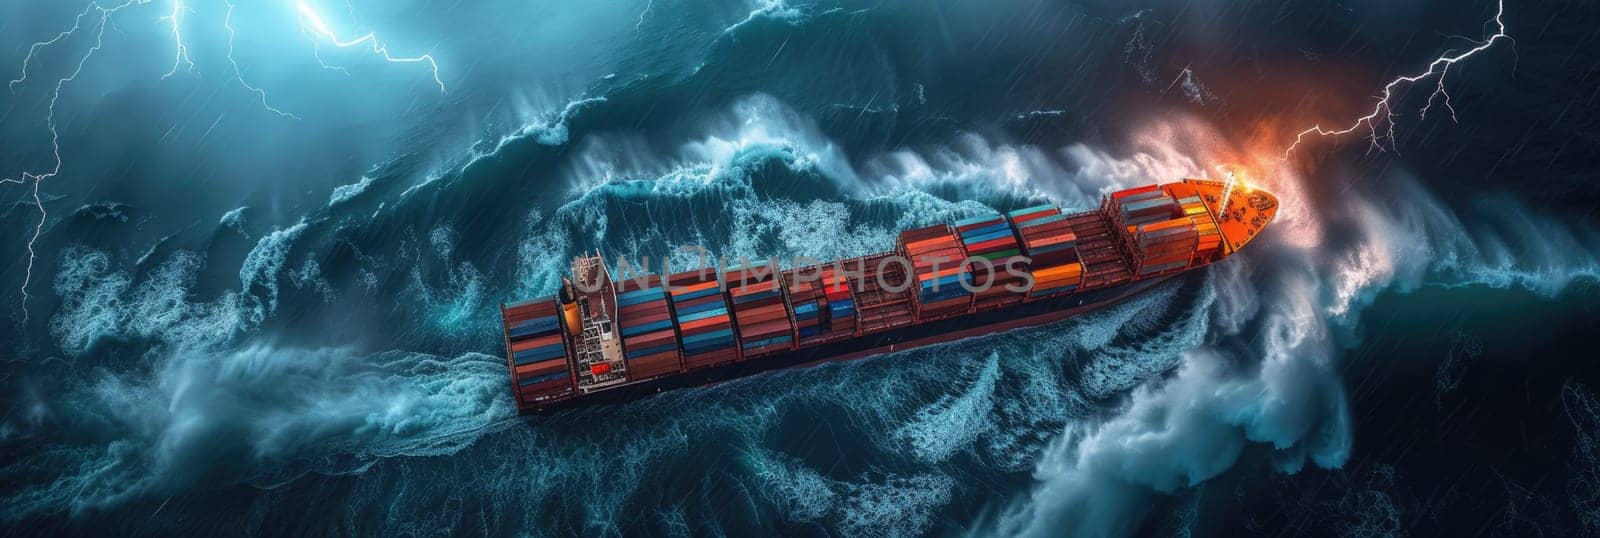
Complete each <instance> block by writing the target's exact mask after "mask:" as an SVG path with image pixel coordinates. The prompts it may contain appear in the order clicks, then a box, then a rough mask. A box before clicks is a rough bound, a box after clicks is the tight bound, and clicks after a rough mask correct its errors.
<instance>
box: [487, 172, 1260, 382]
mask: <svg viewBox="0 0 1600 538" xmlns="http://www.w3.org/2000/svg"><path fill="white" fill-rule="evenodd" d="M1277 208H1278V202H1277V199H1276V198H1274V197H1273V196H1272V195H1270V194H1268V193H1266V192H1261V191H1258V190H1254V189H1251V188H1249V187H1246V186H1243V185H1236V184H1235V183H1234V182H1232V181H1228V182H1221V181H1212V180H1204V179H1185V180H1183V181H1180V182H1175V183H1167V184H1161V185H1148V186H1144V187H1139V188H1134V189H1127V190H1122V191H1117V192H1113V193H1110V194H1108V195H1106V196H1104V197H1102V199H1101V202H1100V206H1099V207H1098V208H1094V209H1088V210H1084V211H1078V212H1069V211H1064V210H1062V209H1061V208H1059V207H1056V206H1053V205H1042V206H1037V207H1029V208H1025V209H1019V210H1016V211H1011V212H1009V213H1005V214H999V213H996V214H989V215H981V216H976V217H972V218H968V219H964V220H960V221H957V222H954V223H951V224H940V225H936V226H929V227H925V228H917V229H913V230H906V231H904V232H901V233H900V236H899V239H898V241H897V242H896V246H895V249H894V250H892V251H889V252H881V253H877V254H872V255H868V256H861V257H856V258H848V259H841V260H834V261H830V262H823V263H817V264H813V265H807V266H803V267H793V268H790V269H787V270H784V269H781V268H780V267H778V266H776V265H777V264H775V263H773V262H771V261H767V262H762V263H756V264H752V265H746V266H739V267H729V268H704V269H695V270H689V271H684V272H678V273H670V274H667V275H664V276H663V275H654V274H634V275H619V278H616V279H613V278H612V275H611V272H610V271H609V270H608V269H607V267H606V264H605V261H604V260H603V259H602V258H601V256H600V253H599V252H595V253H594V254H592V255H590V254H585V255H583V256H579V257H577V258H575V259H574V260H573V262H572V276H571V277H569V278H566V279H564V281H563V285H562V287H561V289H560V291H559V293H558V294H557V295H554V296H549V297H540V298H537V299H532V300H527V301H522V302H518V303H512V304H503V305H501V306H500V315H501V319H502V321H503V323H504V328H505V346H506V366H507V367H508V368H509V369H510V373H511V388H512V391H513V393H514V394H515V396H516V401H517V408H518V410H520V411H521V412H523V413H538V412H546V411H550V410H554V409H560V408H566V407H571V406H576V405H587V404H595V403H607V402H622V401H628V400H632V399H636V398H639V397H641V396H644V395H648V394H652V393H656V392H660V391H662V390H668V389H673V388H681V387H689V386H696V385H703V384H708V383H715V382H719V381H723V380H728V379H734V378H739V377H743V376H748V375H751V374H754V373H757V372H760V371H764V370H770V369H775V368H785V367H793V366H799V365H806V364H812V363H817V362H821V361H828V360H844V359H852V358H858V357H864V356H868V355H873V354H879V353H887V352H894V351H901V350H906V349H910V348H914V347H918V346H925V345H929V344H935V343H940V342H949V341H954V340H959V339H964V338H970V337H975V336H980V335H984V334H990V333H995V332H999V331H1005V330H1009V329H1014V328H1019V327H1028V326H1035V325H1040V324H1044V323H1049V322H1052V321H1056V320H1060V319H1064V318H1068V317H1071V316H1075V315H1078V314H1082V313H1084V312H1088V311H1091V310H1094V309H1097V308H1101V307H1104V306H1106V305H1109V304H1112V303H1114V302H1117V301H1119V300H1121V299H1124V298H1126V297H1129V296H1131V295H1134V294H1137V293H1139V292H1141V291H1143V290H1146V289H1149V288H1150V287H1152V286H1154V285H1156V284H1158V283H1160V282H1162V281H1165V280H1166V279H1168V278H1171V277H1173V276H1175V275H1178V274H1181V273H1183V272H1185V271H1189V270H1192V269H1195V268H1199V267H1204V266H1206V265H1209V264H1212V263H1216V262H1217V261H1219V260H1221V259H1223V258H1225V257H1227V256H1229V255H1231V254H1233V253H1234V252H1236V251H1238V249H1239V248H1241V247H1243V246H1244V245H1245V243H1248V242H1249V241H1250V240H1251V239H1253V238H1254V237H1255V236H1256V235H1257V234H1258V233H1260V232H1261V230H1262V229H1263V228H1264V227H1265V226H1266V225H1267V223H1268V222H1269V221H1271V220H1272V217H1273V216H1274V215H1275V214H1276V212H1277ZM641 273H642V272H641Z"/></svg>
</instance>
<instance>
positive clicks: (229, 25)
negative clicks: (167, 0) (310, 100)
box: [222, 0, 300, 119]
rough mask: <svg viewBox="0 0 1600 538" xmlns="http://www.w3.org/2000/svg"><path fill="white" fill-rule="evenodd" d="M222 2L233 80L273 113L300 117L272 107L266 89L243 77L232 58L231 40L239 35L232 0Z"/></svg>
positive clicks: (236, 61) (287, 116) (223, 23)
mask: <svg viewBox="0 0 1600 538" xmlns="http://www.w3.org/2000/svg"><path fill="white" fill-rule="evenodd" d="M222 3H223V4H226V5H227V6H228V13H227V14H226V15H223V17H222V27H223V28H226V29H227V30H228V64H229V65H232V66H233V78H234V80H237V81H239V85H240V86H244V89H246V90H249V91H250V93H253V94H256V96H257V97H259V98H260V99H261V106H262V107H263V108H266V109H267V110H269V111H271V112H272V113H273V114H277V115H279V116H283V117H285V118H293V119H300V116H296V115H294V114H290V113H288V112H284V111H282V110H278V109H277V108H273V106H272V104H271V103H268V102H267V91H266V90H263V89H261V88H257V87H255V86H251V85H250V83H249V82H248V81H246V80H245V79H244V72H243V71H242V70H240V69H239V61H238V60H235V59H234V58H233V41H234V39H235V38H237V37H238V35H239V33H238V32H237V31H235V30H234V29H233V8H234V5H233V0H223V1H222Z"/></svg>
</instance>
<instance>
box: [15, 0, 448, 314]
mask: <svg viewBox="0 0 1600 538" xmlns="http://www.w3.org/2000/svg"><path fill="white" fill-rule="evenodd" d="M152 2H153V0H123V1H122V3H119V4H116V5H114V6H110V7H107V6H105V5H102V4H101V3H100V2H99V1H98V0H95V1H91V2H89V4H88V5H87V6H85V7H84V8H83V11H82V12H79V13H78V15H77V16H76V17H74V18H73V22H72V27H71V28H68V29H66V30H63V31H61V32H59V33H57V34H56V35H55V36H53V37H51V38H50V39H47V40H44V41H39V42H35V43H33V44H32V45H30V46H29V47H28V53H27V55H26V56H25V57H24V58H23V60H22V68H21V72H20V73H19V74H18V76H17V78H15V79H12V80H11V81H10V82H9V83H8V84H7V85H6V87H7V89H9V90H10V91H12V92H16V91H17V89H18V88H19V87H23V86H26V85H27V84H28V82H29V69H30V68H31V67H32V66H33V64H34V60H35V57H36V56H37V55H38V53H39V52H40V51H42V50H44V49H46V48H49V47H52V46H55V45H57V44H60V43H62V42H64V41H66V40H69V39H71V38H73V36H76V35H78V33H79V32H93V34H94V41H93V45H92V46H90V47H89V48H88V49H87V50H86V51H84V52H83V54H82V55H81V56H78V57H77V59H76V61H75V63H74V64H73V69H72V72H71V73H70V74H67V75H66V76H63V77H61V78H59V79H57V80H56V83H55V85H54V87H53V88H52V90H51V93H50V101H49V105H48V106H47V107H46V109H45V127H46V129H47V130H48V132H49V134H50V154H51V157H52V159H53V161H52V163H51V165H50V166H49V169H48V170H44V169H40V170H24V171H22V172H21V173H20V175H19V176H17V177H11V178H4V179H0V184H12V183H15V184H19V185H29V184H31V192H30V195H31V196H32V198H33V205H34V207H35V208H36V209H37V210H38V213H39V221H38V222H37V223H35V224H34V226H33V233H32V234H31V235H30V236H29V237H28V248H27V250H28V261H27V268H26V269H25V273H24V275H23V278H22V287H21V293H22V321H23V323H24V324H26V323H27V321H28V300H29V299H30V295H29V293H28V287H29V286H30V285H31V284H32V283H33V266H34V262H35V261H36V260H37V257H38V256H37V250H36V248H35V247H36V246H37V244H38V241H39V236H40V235H42V234H43V233H44V225H45V224H46V223H47V222H48V221H49V218H50V215H49V212H48V211H47V210H46V209H45V207H44V201H43V198H42V197H41V196H40V194H39V190H40V186H41V184H43V183H44V182H45V180H48V179H51V178H54V177H56V176H57V175H60V173H61V168H62V166H63V164H64V163H63V160H62V158H61V133H60V131H59V129H58V128H57V125H56V104H57V103H58V102H60V100H61V90H62V89H63V88H65V87H66V86H67V84H68V83H70V82H72V81H74V80H77V78H78V75H79V74H81V73H83V69H84V66H85V65H87V64H88V63H89V59H90V58H93V57H94V55H95V53H97V52H99V51H100V49H101V48H102V47H103V46H104V44H105V31H106V27H107V26H110V25H113V24H114V22H113V21H112V16H113V15H115V14H117V13H118V12H121V11H122V10H124V9H127V8H130V7H134V6H143V5H146V4H151V3H152ZM222 3H223V5H225V6H227V14H226V15H225V16H224V17H223V20H222V26H223V28H225V29H226V30H227V32H228V38H227V39H228V41H227V54H226V57H227V60H228V64H229V65H230V66H232V68H233V73H232V74H233V78H234V79H235V80H237V81H238V83H239V85H240V86H243V87H244V89H245V90H248V91H249V92H250V93H253V94H255V95H256V97H257V98H258V99H259V100H260V101H261V106H262V107H263V108H265V109H267V110H268V111H270V112H272V113H274V114H277V115H279V116H282V117H286V118H294V119H299V116H296V115H294V114H291V113H288V112H284V111H283V110H279V109H278V108H276V107H274V106H272V104H271V102H270V101H269V99H268V97H267V92H266V90H265V89H262V88H261V87H258V86H255V85H253V84H251V83H250V82H249V81H248V80H246V79H245V77H244V70H243V69H241V68H240V66H239V62H238V60H237V59H235V58H234V41H235V39H236V38H237V36H238V32H237V31H236V30H235V29H234V27H233V12H234V7H235V5H234V3H233V0H222ZM168 5H169V6H170V8H171V10H170V11H168V12H167V13H166V14H165V15H163V16H161V17H158V18H157V20H159V21H160V22H162V23H164V24H169V25H171V28H172V32H171V36H172V41H173V56H172V67H171V68H170V69H168V70H167V72H166V73H165V74H163V75H161V79H162V80H166V79H167V78H170V77H172V76H173V75H176V74H177V73H178V69H179V68H185V69H187V70H188V71H189V72H193V71H194V68H195V62H194V59H193V58H191V57H190V55H189V45H188V42H187V41H186V40H185V38H184V34H183V26H184V25H183V18H184V14H186V13H190V12H192V10H191V9H189V7H188V5H187V4H186V3H185V1H184V0H171V2H170V4H168ZM346 7H350V6H349V5H348V2H347V3H346ZM297 8H298V11H299V13H300V16H301V25H302V31H309V32H313V33H315V34H316V35H318V36H321V37H325V38H327V39H328V40H329V41H331V42H332V43H333V44H334V45H336V46H338V47H341V48H348V47H354V46H357V45H361V44H363V43H365V44H367V45H369V46H370V47H371V48H372V52H373V53H374V54H378V55H380V56H382V57H383V58H384V59H385V60H387V61H389V62H392V63H426V64H428V66H429V67H431V68H432V71H433V81H434V83H436V84H438V85H439V92H440V93H443V92H444V91H445V87H444V82H443V81H442V80H440V79H439V64H438V62H435V61H434V59H433V56H432V55H429V54H424V55H422V56H416V57H397V56H394V55H392V54H390V53H389V49H388V47H387V46H386V45H384V44H383V43H382V42H381V41H379V40H378V38H377V36H376V35H375V34H373V33H370V32H369V33H367V34H365V35H362V36H360V37H356V38H354V39H348V40H346V39H340V38H339V36H338V35H337V34H335V33H334V32H333V31H332V29H330V28H329V26H328V24H327V22H326V21H324V20H323V18H322V17H321V16H320V15H319V14H317V12H316V11H315V10H313V9H311V7H310V6H308V5H306V4H305V3H304V2H299V3H298V5H297ZM351 10H352V12H353V8H351ZM313 55H314V56H316V57H317V61H318V63H323V62H322V58H321V56H320V55H319V54H317V53H316V51H315V50H314V51H313ZM323 66H324V67H329V66H328V65H327V64H325V63H323Z"/></svg>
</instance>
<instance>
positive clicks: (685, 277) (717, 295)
mask: <svg viewBox="0 0 1600 538" xmlns="http://www.w3.org/2000/svg"><path fill="white" fill-rule="evenodd" d="M667 282H668V283H669V284H671V285H672V288H671V289H670V291H671V297H672V310H673V319H676V320H677V322H678V333H679V334H680V335H681V337H682V343H683V364H684V367H686V368H689V369H691V370H692V369H695V368H701V367H705V366H712V365H717V364H722V363H727V362H733V361H736V360H739V347H738V346H737V345H736V342H735V341H734V340H735V338H734V334H733V322H732V320H731V319H730V318H729V317H728V303H727V301H726V300H725V299H724V297H725V296H724V295H723V293H722V289H721V288H720V287H719V284H720V283H719V282H718V281H717V273H716V272H715V271H710V270H707V271H704V272H702V271H698V270H696V271H684V272H682V273H676V274H673V275H672V276H670V277H668V278H667Z"/></svg>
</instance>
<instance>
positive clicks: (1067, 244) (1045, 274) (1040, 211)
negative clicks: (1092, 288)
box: [1009, 205, 1083, 301]
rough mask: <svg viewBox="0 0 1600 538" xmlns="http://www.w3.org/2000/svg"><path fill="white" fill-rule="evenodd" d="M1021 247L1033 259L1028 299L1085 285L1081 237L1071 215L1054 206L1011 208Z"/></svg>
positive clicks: (1039, 297) (1011, 215) (1040, 297)
mask: <svg viewBox="0 0 1600 538" xmlns="http://www.w3.org/2000/svg"><path fill="white" fill-rule="evenodd" d="M1009 217H1010V218H1011V222H1012V224H1013V225H1015V226H1016V227H1017V233H1018V234H1020V235H1021V236H1022V249H1023V252H1026V253H1027V255H1028V257H1029V258H1031V263H1030V265H1029V270H1030V271H1031V272H1032V274H1033V288H1032V289H1030V290H1028V300H1030V301H1031V300H1035V299H1042V298H1045V297H1049V296H1051V295H1056V294H1061V293H1072V292H1073V291H1077V289H1078V287H1079V286H1081V285H1082V284H1083V260H1082V259H1081V258H1080V257H1079V256H1078V236H1077V234H1076V233H1073V231H1072V221H1071V220H1070V219H1071V216H1070V215H1064V214H1062V213H1061V210H1060V209H1059V208H1057V207H1055V206H1053V205H1042V206H1036V207H1030V208H1026V209H1019V210H1016V211H1012V212H1011V213H1010V215H1009Z"/></svg>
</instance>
